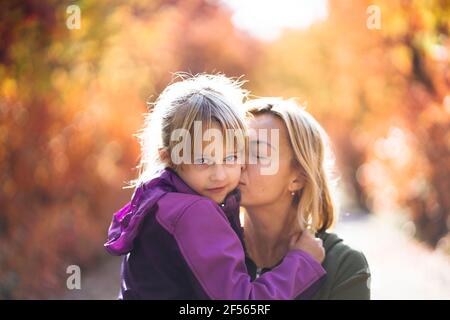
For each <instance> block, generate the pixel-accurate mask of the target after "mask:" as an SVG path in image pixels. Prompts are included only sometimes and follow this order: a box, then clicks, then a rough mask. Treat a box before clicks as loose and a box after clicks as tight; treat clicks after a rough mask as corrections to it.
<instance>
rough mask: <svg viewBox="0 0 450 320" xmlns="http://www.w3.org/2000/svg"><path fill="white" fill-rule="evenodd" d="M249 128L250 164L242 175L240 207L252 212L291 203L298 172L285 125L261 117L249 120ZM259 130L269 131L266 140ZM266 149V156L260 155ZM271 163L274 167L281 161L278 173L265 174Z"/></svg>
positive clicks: (275, 119) (269, 118) (278, 120)
mask: <svg viewBox="0 0 450 320" xmlns="http://www.w3.org/2000/svg"><path fill="white" fill-rule="evenodd" d="M248 126H249V129H250V130H249V132H250V134H249V153H250V154H249V160H250V164H247V166H246V169H245V170H244V171H243V173H242V175H241V180H240V189H241V193H242V201H241V205H242V206H244V207H247V208H249V207H257V206H265V205H270V204H273V203H275V202H278V201H283V199H286V201H290V199H291V198H292V196H291V192H292V191H294V190H292V188H293V187H294V186H293V184H292V183H291V182H292V181H293V180H295V179H296V176H297V174H298V172H296V171H295V170H294V169H293V166H292V159H293V151H292V148H291V145H290V142H289V136H288V132H287V129H286V127H285V125H284V123H283V121H282V120H281V119H279V118H278V117H276V116H274V115H271V114H261V115H257V116H255V117H254V118H253V119H250V120H248ZM260 129H265V130H266V131H267V139H266V138H265V137H264V138H261V136H262V135H258V132H261V131H258V130H260ZM273 129H275V130H277V131H278V135H279V139H278V141H276V140H277V139H273V138H274V137H276V131H273ZM258 136H259V137H258ZM266 146H267V152H261V151H262V150H264V148H265V147H266ZM261 147H262V149H261ZM261 153H262V154H261ZM264 153H267V155H265V154H264ZM268 161H272V165H273V161H278V163H277V166H278V169H277V170H275V171H274V172H273V173H272V174H263V170H262V169H263V168H264V167H267V166H268V164H267V163H268Z"/></svg>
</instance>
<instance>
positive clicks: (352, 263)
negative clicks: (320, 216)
mask: <svg viewBox="0 0 450 320" xmlns="http://www.w3.org/2000/svg"><path fill="white" fill-rule="evenodd" d="M318 237H319V238H321V239H322V240H323V246H324V248H325V253H326V258H325V261H324V263H325V262H326V263H329V264H330V265H332V266H334V267H335V268H339V269H344V270H349V271H353V270H363V271H364V272H367V273H369V264H368V262H367V259H366V256H365V255H364V253H363V252H361V251H359V250H357V249H354V248H352V247H350V246H349V245H348V244H346V243H345V242H344V240H343V239H341V238H340V237H339V236H338V235H337V234H335V233H328V232H322V233H319V234H318Z"/></svg>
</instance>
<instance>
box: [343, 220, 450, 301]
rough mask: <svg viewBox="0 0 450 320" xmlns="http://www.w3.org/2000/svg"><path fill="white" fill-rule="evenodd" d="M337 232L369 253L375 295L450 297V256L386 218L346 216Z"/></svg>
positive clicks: (390, 297)
mask: <svg viewBox="0 0 450 320" xmlns="http://www.w3.org/2000/svg"><path fill="white" fill-rule="evenodd" d="M335 232H336V233H337V234H339V236H340V237H341V238H343V239H344V241H345V242H346V243H347V244H349V245H350V246H351V247H353V248H355V249H358V250H361V251H362V252H364V254H365V255H366V258H367V260H368V262H369V266H370V269H371V273H372V280H371V289H372V299H446V300H448V299H450V257H448V256H446V255H444V254H443V253H441V252H439V251H432V250H430V249H429V248H428V247H426V246H424V245H422V244H420V243H418V242H417V241H416V240H414V239H411V238H409V237H407V236H406V234H405V233H403V232H401V231H400V230H399V229H397V228H395V227H394V226H393V223H392V222H388V221H387V220H386V218H382V217H378V216H376V217H374V216H372V215H360V216H356V217H351V216H349V217H347V218H345V217H344V219H342V221H340V222H339V223H338V224H337V226H336V229H335Z"/></svg>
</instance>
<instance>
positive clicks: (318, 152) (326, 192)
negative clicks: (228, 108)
mask: <svg viewBox="0 0 450 320" xmlns="http://www.w3.org/2000/svg"><path fill="white" fill-rule="evenodd" d="M246 107H247V111H248V113H249V115H251V117H250V118H249V120H248V124H249V128H250V139H249V156H250V158H249V160H250V164H249V165H248V166H247V169H246V170H245V171H244V172H243V174H242V177H241V181H240V189H241V193H242V202H241V205H242V206H243V207H244V208H245V209H246V213H245V216H244V235H245V237H244V238H245V246H246V251H247V256H248V257H247V267H248V270H249V272H250V274H251V275H252V277H258V276H259V275H260V274H261V273H264V272H266V271H268V270H270V269H271V268H273V267H275V266H276V265H278V264H279V263H280V261H281V260H282V259H283V257H284V256H285V255H286V253H287V250H288V246H289V239H290V238H291V236H292V235H294V234H296V233H299V232H302V231H303V230H310V231H311V232H314V233H316V235H317V236H318V237H320V238H321V239H322V240H323V245H324V248H325V251H326V257H325V260H324V262H323V267H324V269H325V270H326V271H327V277H326V280H325V281H324V283H323V284H322V286H321V287H320V289H319V290H318V291H317V292H315V293H310V294H309V295H302V296H298V297H297V299H309V298H312V299H370V289H369V281H370V271H369V268H368V264H367V261H366V259H365V257H364V255H363V254H362V253H361V252H358V251H355V250H353V249H351V248H350V247H348V246H347V245H345V244H344V243H343V242H342V240H341V239H340V238H339V237H338V236H337V235H335V234H333V233H327V232H326V230H327V229H328V228H330V227H331V226H332V224H333V222H334V218H335V210H336V209H335V205H334V201H333V192H332V190H331V183H330V181H331V180H330V174H329V170H330V168H331V166H329V165H330V164H331V163H332V161H331V156H330V155H331V153H330V150H329V147H328V144H327V136H326V134H325V132H324V130H323V129H322V128H321V126H320V125H319V124H318V123H317V122H316V121H315V120H314V118H313V117H312V116H311V115H310V114H309V113H307V112H306V111H305V110H303V109H302V108H300V107H299V106H298V105H297V104H296V103H295V102H293V101H285V100H281V99H277V98H263V99H255V100H253V101H250V102H247V104H246ZM260 129H266V132H267V137H264V134H263V135H261V134H259V133H260V132H264V130H260ZM273 129H275V130H273ZM277 134H278V138H279V139H278V140H279V141H278V142H277V143H273V141H272V140H273V138H276V135H277ZM274 140H275V141H276V140H277V139H274ZM263 150H267V152H262V151H263ZM264 153H265V154H264ZM274 164H275V166H274ZM269 166H270V167H272V168H273V167H275V168H277V170H275V171H274V172H272V173H271V174H263V173H264V172H268V171H267V170H266V171H264V169H268V167H269Z"/></svg>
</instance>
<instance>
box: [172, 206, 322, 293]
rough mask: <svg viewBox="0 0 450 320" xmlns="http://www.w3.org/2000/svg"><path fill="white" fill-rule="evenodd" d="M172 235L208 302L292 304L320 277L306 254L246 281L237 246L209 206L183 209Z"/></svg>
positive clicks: (294, 254) (290, 257) (241, 251)
mask: <svg viewBox="0 0 450 320" xmlns="http://www.w3.org/2000/svg"><path fill="white" fill-rule="evenodd" d="M173 233H174V237H175V239H176V241H177V244H178V246H179V248H180V251H181V253H182V255H183V257H184V259H185V260H186V262H187V264H188V266H189V267H190V269H191V270H192V272H193V274H194V276H195V278H196V280H197V281H198V282H199V284H200V286H201V287H202V288H203V290H204V291H205V292H206V294H207V295H208V296H209V297H210V298H211V299H236V300H248V299H250V300H266V299H294V298H295V297H296V296H298V295H299V294H301V293H302V292H304V291H305V290H306V289H308V288H309V287H310V286H311V285H313V284H314V283H316V282H317V281H319V280H320V278H322V277H323V276H324V275H325V270H324V269H323V268H322V266H321V265H320V263H318V262H316V261H315V260H314V259H313V258H312V257H311V256H310V255H309V254H307V253H306V252H303V251H301V250H294V251H290V252H289V253H288V254H287V255H286V256H285V258H284V259H283V261H282V263H281V264H280V265H278V266H277V267H276V268H274V269H272V271H270V272H266V273H264V274H263V275H262V276H260V277H259V278H257V279H256V280H254V281H251V278H250V276H249V274H248V272H247V267H246V265H245V256H244V249H243V247H242V243H241V242H240V240H239V238H238V236H237V235H236V233H235V232H234V231H233V229H232V228H231V226H230V225H229V223H228V221H227V219H226V217H225V215H224V214H223V213H222V212H221V211H220V210H219V208H218V207H215V206H214V205H213V204H212V203H210V202H209V201H198V202H195V203H194V204H192V205H191V206H190V207H188V208H187V209H186V210H185V212H184V213H183V214H182V215H181V216H180V218H179V219H178V221H177V222H176V224H175V226H174V229H173Z"/></svg>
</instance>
